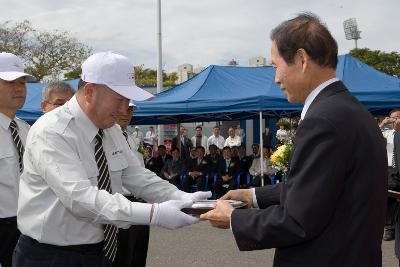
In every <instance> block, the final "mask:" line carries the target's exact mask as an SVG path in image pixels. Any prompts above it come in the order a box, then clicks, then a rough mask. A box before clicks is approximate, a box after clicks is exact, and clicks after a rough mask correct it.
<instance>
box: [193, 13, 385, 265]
mask: <svg viewBox="0 0 400 267" xmlns="http://www.w3.org/2000/svg"><path fill="white" fill-rule="evenodd" d="M271 39H272V48H271V54H272V55H271V58H272V63H273V66H274V67H275V68H276V76H275V82H276V83H277V84H278V85H279V86H280V87H281V89H282V90H283V91H284V93H285V95H286V96H287V98H288V101H289V102H291V103H303V104H304V108H303V111H302V115H301V119H302V121H301V122H300V125H299V128H298V131H297V134H296V136H295V138H294V144H293V151H292V155H291V160H290V163H289V171H288V173H287V176H286V179H285V183H279V184H277V185H273V186H272V185H270V186H265V187H260V188H255V189H242V190H235V191H230V192H229V193H228V194H226V195H225V196H224V197H223V199H237V200H242V201H245V202H246V203H247V205H248V206H249V207H250V206H254V207H258V208H259V209H238V210H234V209H233V207H232V206H231V205H229V204H228V203H226V202H225V201H218V203H217V205H216V208H215V209H214V210H212V211H210V212H208V213H206V214H203V215H202V216H201V218H203V219H209V220H211V222H212V223H213V225H215V226H217V227H221V228H229V226H230V225H231V229H232V232H233V234H234V236H235V240H236V243H237V245H238V247H239V249H240V250H257V249H267V248H276V250H275V258H274V266H324V267H326V266H328V267H329V266H341V267H343V266H364V267H365V266H382V251H381V242H382V234H383V226H384V223H385V210H386V198H387V182H386V177H387V156H386V149H385V141H384V139H383V137H382V134H381V132H380V130H379V128H378V126H377V124H376V121H375V120H374V118H373V117H372V116H371V115H370V113H369V112H368V110H366V109H365V108H364V107H363V106H362V104H360V102H358V100H357V99H356V98H355V97H353V96H352V95H351V94H350V92H349V91H348V90H347V89H346V87H345V86H344V84H343V83H342V82H341V81H339V80H338V79H337V78H335V76H336V72H335V69H336V65H337V50H338V49H337V44H336V41H335V40H334V39H333V37H332V35H331V34H330V32H329V31H328V29H327V28H326V26H325V25H324V24H322V23H321V22H320V21H319V19H318V18H317V17H316V16H314V15H313V14H310V13H305V14H300V15H299V16H297V17H296V18H294V19H292V20H288V21H285V22H284V23H282V24H281V25H279V26H278V27H277V28H275V29H274V30H273V31H272V34H271Z"/></svg>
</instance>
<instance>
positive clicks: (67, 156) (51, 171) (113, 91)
mask: <svg viewBox="0 0 400 267" xmlns="http://www.w3.org/2000/svg"><path fill="white" fill-rule="evenodd" d="M150 97H152V95H151V94H150V93H148V92H146V91H144V90H142V89H140V88H139V87H137V86H135V80H134V75H133V64H131V63H130V62H129V60H128V59H127V58H126V57H124V56H122V55H118V54H114V53H111V52H103V53H96V54H94V55H92V56H90V57H89V58H88V59H87V60H86V61H85V62H84V63H83V65H82V82H81V83H80V86H79V89H78V91H77V93H76V94H75V96H74V97H72V98H71V100H70V101H68V102H67V103H66V104H65V105H63V106H62V107H60V108H59V109H56V110H54V111H53V112H49V113H47V114H45V115H43V116H42V117H41V118H39V120H38V121H37V122H36V123H35V124H34V125H33V126H32V127H31V130H30V131H29V134H28V137H27V143H26V153H25V169H24V173H23V175H22V176H21V182H20V195H19V200H18V228H19V229H20V231H21V236H20V238H19V241H18V244H17V247H16V249H15V254H14V258H13V260H14V262H13V264H15V266H19V267H24V266H50V265H53V266H61V267H62V266H111V264H112V262H113V261H114V259H115V254H116V250H117V233H118V228H128V227H130V226H131V225H149V224H151V225H157V226H161V227H164V228H168V229H176V228H179V227H183V226H185V225H190V224H193V223H196V222H198V219H197V218H195V217H192V216H190V215H187V214H185V213H183V212H182V211H181V209H182V208H184V207H189V206H191V204H192V203H193V201H195V200H199V199H204V198H207V197H210V196H211V193H210V192H197V193H194V194H188V193H184V192H182V191H179V190H177V189H176V187H175V186H174V185H171V184H170V183H168V182H167V181H164V180H162V179H161V178H159V177H158V176H156V175H155V174H154V173H152V172H150V171H148V170H146V169H145V168H143V167H142V166H140V165H138V164H137V163H136V162H135V160H134V159H133V157H132V154H131V151H130V149H129V145H128V143H127V142H126V140H125V138H124V136H123V135H122V133H121V130H120V128H119V127H118V126H117V125H116V124H115V123H116V121H117V117H118V115H119V114H121V113H125V112H126V110H127V108H128V105H129V101H130V99H132V100H145V99H148V98H150ZM122 187H124V188H125V189H127V190H129V191H130V192H131V193H133V194H134V195H135V196H137V197H140V198H143V199H144V200H146V201H147V202H149V203H154V204H148V203H138V202H131V201H129V200H128V199H127V198H125V197H124V196H123V195H122V194H121V193H123V191H122Z"/></svg>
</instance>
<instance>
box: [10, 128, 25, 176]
mask: <svg viewBox="0 0 400 267" xmlns="http://www.w3.org/2000/svg"><path fill="white" fill-rule="evenodd" d="M9 129H10V131H11V136H12V138H13V140H14V144H15V147H16V148H17V151H18V156H19V172H21V173H22V171H23V170H24V164H23V161H22V160H23V155H24V145H23V144H22V141H21V138H19V134H18V129H17V123H16V122H15V121H14V120H12V121H11V123H10V126H9Z"/></svg>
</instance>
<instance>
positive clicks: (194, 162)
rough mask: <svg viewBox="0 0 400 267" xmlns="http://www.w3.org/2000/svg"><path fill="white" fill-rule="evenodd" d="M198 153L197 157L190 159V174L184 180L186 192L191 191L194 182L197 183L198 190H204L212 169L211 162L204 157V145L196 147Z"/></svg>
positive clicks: (188, 168)
mask: <svg viewBox="0 0 400 267" xmlns="http://www.w3.org/2000/svg"><path fill="white" fill-rule="evenodd" d="M196 155H197V157H196V158H194V159H190V160H189V164H188V167H187V170H188V176H187V177H186V178H185V179H184V180H183V191H185V192H190V186H191V185H192V184H194V183H196V184H197V190H198V191H204V189H205V179H206V175H207V174H208V173H209V171H210V167H211V164H210V162H208V160H207V159H206V158H205V157H204V155H205V149H204V147H202V146H198V147H196Z"/></svg>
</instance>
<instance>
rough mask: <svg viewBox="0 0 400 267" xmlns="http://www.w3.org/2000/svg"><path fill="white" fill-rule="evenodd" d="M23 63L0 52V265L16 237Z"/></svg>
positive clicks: (24, 131) (22, 129) (22, 141)
mask: <svg viewBox="0 0 400 267" xmlns="http://www.w3.org/2000/svg"><path fill="white" fill-rule="evenodd" d="M27 80H35V78H34V77H33V76H31V75H29V74H26V73H24V64H23V63H22V60H21V59H20V58H18V57H17V56H16V55H13V54H10V53H0V240H1V242H0V266H3V267H6V266H11V259H12V253H13V251H14V248H15V245H16V243H17V241H18V237H19V234H20V233H19V231H18V229H17V217H16V216H17V200H18V185H19V178H20V174H21V172H22V170H23V167H24V165H23V158H22V156H23V153H24V146H25V141H26V136H27V134H28V131H29V124H27V123H26V122H25V121H23V120H20V119H18V118H17V117H15V114H16V112H17V110H18V109H20V108H22V106H23V105H24V103H25V97H26V86H25V83H26V81H27Z"/></svg>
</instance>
